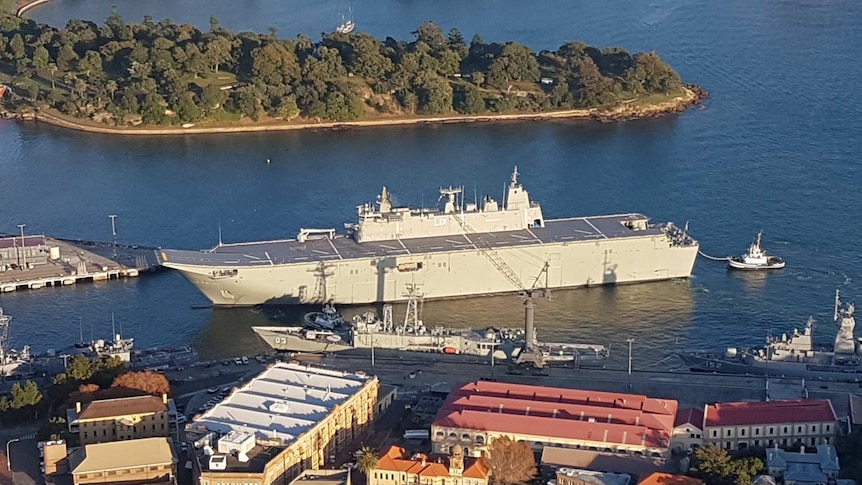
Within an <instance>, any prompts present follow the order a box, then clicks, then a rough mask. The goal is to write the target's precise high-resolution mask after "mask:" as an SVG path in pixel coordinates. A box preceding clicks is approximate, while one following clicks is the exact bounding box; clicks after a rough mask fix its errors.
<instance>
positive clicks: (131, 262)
mask: <svg viewBox="0 0 862 485" xmlns="http://www.w3.org/2000/svg"><path fill="white" fill-rule="evenodd" d="M10 236H11V235H10ZM11 237H14V236H11ZM45 242H46V245H47V246H48V247H56V248H58V249H59V253H58V254H55V256H58V257H55V258H48V259H47V262H45V263H43V264H35V265H33V266H32V268H20V267H19V268H5V270H4V271H0V292H2V293H9V292H13V291H17V290H21V289H31V290H36V289H39V288H44V287H46V286H52V287H54V286H69V285H74V284H77V283H78V282H82V281H107V280H112V279H119V278H133V277H136V276H138V275H140V273H142V272H145V271H153V270H156V269H158V262H157V261H156V254H155V251H154V250H155V248H142V247H138V246H126V245H116V246H114V245H113V244H111V243H99V242H92V241H81V240H67V239H60V238H53V237H46V238H45ZM115 251H116V257H114V252H115Z"/></svg>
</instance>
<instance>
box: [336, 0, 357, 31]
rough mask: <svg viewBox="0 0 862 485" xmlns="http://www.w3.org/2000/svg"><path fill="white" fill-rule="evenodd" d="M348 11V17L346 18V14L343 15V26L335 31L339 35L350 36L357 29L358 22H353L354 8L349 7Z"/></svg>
mask: <svg viewBox="0 0 862 485" xmlns="http://www.w3.org/2000/svg"><path fill="white" fill-rule="evenodd" d="M347 10H348V12H349V14H348V17H347V18H344V14H342V15H341V25H339V26H338V27H337V28H336V29H335V31H336V32H338V33H339V34H349V33H351V32H353V30H354V29H355V28H356V22H354V21H353V7H352V6H349V5H348V7H347Z"/></svg>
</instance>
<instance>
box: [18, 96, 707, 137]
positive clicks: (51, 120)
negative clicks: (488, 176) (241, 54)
mask: <svg viewBox="0 0 862 485" xmlns="http://www.w3.org/2000/svg"><path fill="white" fill-rule="evenodd" d="M684 88H685V93H684V94H683V95H681V96H678V97H676V98H674V99H672V100H670V101H665V102H663V103H658V104H655V105H649V106H639V107H628V106H620V107H617V108H613V109H610V110H605V111H599V110H597V109H595V108H593V109H574V110H565V111H552V112H546V113H516V114H490V115H488V114H486V115H458V116H443V117H425V118H397V119H391V118H390V119H370V120H358V121H348V122H324V123H278V124H248V125H234V126H230V125H228V126H209V127H208V126H206V125H203V126H201V125H194V126H191V127H187V128H181V127H173V126H172V127H168V128H160V127H143V128H141V127H113V126H96V125H90V124H84V123H76V122H74V121H71V120H69V119H66V118H65V117H59V116H55V115H53V114H51V113H49V112H47V111H44V110H40V111H39V112H37V113H36V114H35V119H36V120H37V121H40V122H43V123H47V124H50V125H54V126H59V127H62V128H68V129H72V130H77V131H85V132H90V133H101V134H109V135H145V136H159V135H204V134H219V133H222V134H223V133H253V132H271V131H292V130H310V131H312V132H319V131H340V130H347V129H351V128H370V127H382V126H405V125H437V124H457V123H501V122H512V121H548V120H562V119H579V118H580V119H584V120H593V121H599V122H602V123H612V122H621V121H630V120H637V119H653V118H659V117H662V116H666V115H670V114H674V113H679V112H682V111H685V110H686V109H688V108H689V107H691V106H695V105H698V104H700V103H701V101H703V100H704V99H706V98H708V97H709V93H708V92H707V91H706V90H704V89H703V88H701V87H699V86H696V85H693V84H686V85H684Z"/></svg>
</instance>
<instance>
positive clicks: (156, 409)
mask: <svg viewBox="0 0 862 485" xmlns="http://www.w3.org/2000/svg"><path fill="white" fill-rule="evenodd" d="M170 404H172V403H170V402H169V400H168V396H167V394H163V395H162V396H161V397H156V396H138V397H125V398H118V399H102V400H99V401H93V402H91V403H80V402H77V403H75V407H74V408H73V409H68V410H66V417H67V422H68V423H69V432H71V433H77V434H78V438H79V439H80V442H81V444H82V445H87V444H91V443H104V442H109V441H123V440H133V439H139V438H151V437H163V436H171V434H172V429H173V428H172V424H173V423H172V422H171V414H172V413H170ZM173 414H174V415H175V413H173Z"/></svg>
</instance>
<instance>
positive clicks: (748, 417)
mask: <svg viewBox="0 0 862 485" xmlns="http://www.w3.org/2000/svg"><path fill="white" fill-rule="evenodd" d="M837 428H838V418H837V417H836V415H835V409H834V408H833V407H832V403H831V402H830V401H829V400H828V399H811V400H805V399H799V400H790V401H763V402H724V403H716V404H708V405H706V406H705V408H704V419H703V445H717V446H720V447H722V448H724V449H727V450H742V449H745V448H749V447H752V446H755V447H762V448H773V447H775V446H782V447H789V446H799V445H804V446H816V445H820V444H826V445H828V444H833V443H834V440H835V435H836V430H837Z"/></svg>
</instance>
